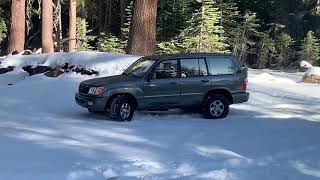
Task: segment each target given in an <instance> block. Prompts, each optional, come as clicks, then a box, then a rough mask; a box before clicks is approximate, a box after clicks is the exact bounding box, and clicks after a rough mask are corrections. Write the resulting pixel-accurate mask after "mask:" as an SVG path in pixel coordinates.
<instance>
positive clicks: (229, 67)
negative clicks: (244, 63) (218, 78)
mask: <svg viewBox="0 0 320 180" xmlns="http://www.w3.org/2000/svg"><path fill="white" fill-rule="evenodd" d="M207 64H208V68H209V74H210V75H232V74H235V73H236V66H235V65H234V63H233V60H232V59H231V58H230V57H209V58H207Z"/></svg>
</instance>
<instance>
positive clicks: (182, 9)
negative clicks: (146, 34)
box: [157, 0, 196, 41]
mask: <svg viewBox="0 0 320 180" xmlns="http://www.w3.org/2000/svg"><path fill="white" fill-rule="evenodd" d="M192 3H194V0H174V1H172V0H161V1H159V3H158V16H157V35H158V36H157V39H158V40H159V41H169V40H170V39H172V38H174V37H176V36H177V35H179V34H180V33H181V31H182V30H183V29H185V28H186V27H187V26H188V24H187V21H188V20H190V18H191V16H192V12H194V10H195V9H196V7H195V6H193V5H192Z"/></svg>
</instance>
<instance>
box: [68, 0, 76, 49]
mask: <svg viewBox="0 0 320 180" xmlns="http://www.w3.org/2000/svg"><path fill="white" fill-rule="evenodd" d="M69 23H70V24H69V53H73V52H76V50H77V47H76V46H77V40H76V35H77V1H76V0H70V11H69Z"/></svg>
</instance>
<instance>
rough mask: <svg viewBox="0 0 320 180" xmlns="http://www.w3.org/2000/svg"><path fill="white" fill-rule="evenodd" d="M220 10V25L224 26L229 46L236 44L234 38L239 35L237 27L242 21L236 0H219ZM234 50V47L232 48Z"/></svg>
mask: <svg viewBox="0 0 320 180" xmlns="http://www.w3.org/2000/svg"><path fill="white" fill-rule="evenodd" d="M217 3H218V6H219V11H220V15H221V19H220V25H221V26H222V27H223V30H224V34H223V35H224V36H226V38H227V40H226V42H227V44H228V45H229V47H233V46H234V41H233V40H234V39H235V38H236V37H237V32H236V31H235V29H237V27H238V24H239V22H240V21H241V15H240V14H239V10H238V7H237V3H236V2H234V0H218V1H217ZM231 50H232V49H231Z"/></svg>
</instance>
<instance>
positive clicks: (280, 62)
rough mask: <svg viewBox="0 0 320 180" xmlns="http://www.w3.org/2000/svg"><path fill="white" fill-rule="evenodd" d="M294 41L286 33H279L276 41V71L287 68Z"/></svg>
mask: <svg viewBox="0 0 320 180" xmlns="http://www.w3.org/2000/svg"><path fill="white" fill-rule="evenodd" d="M293 43H294V41H293V39H292V38H291V36H290V35H289V34H287V33H281V34H280V36H279V38H278V39H277V49H278V53H277V54H278V56H277V62H276V67H277V68H278V69H284V68H288V67H289V66H290V65H291V63H290V60H291V59H292V56H293V51H292V45H293Z"/></svg>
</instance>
